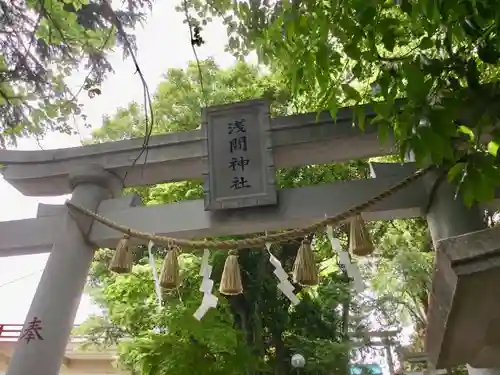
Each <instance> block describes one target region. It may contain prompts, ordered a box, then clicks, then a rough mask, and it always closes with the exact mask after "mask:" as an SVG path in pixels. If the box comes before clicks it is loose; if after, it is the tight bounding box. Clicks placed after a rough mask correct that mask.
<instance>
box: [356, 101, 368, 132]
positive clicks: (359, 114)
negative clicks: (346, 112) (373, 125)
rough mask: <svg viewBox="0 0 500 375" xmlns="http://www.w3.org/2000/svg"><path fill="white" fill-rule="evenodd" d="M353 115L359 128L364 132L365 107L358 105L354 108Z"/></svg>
mask: <svg viewBox="0 0 500 375" xmlns="http://www.w3.org/2000/svg"><path fill="white" fill-rule="evenodd" d="M354 114H355V116H356V120H357V123H358V126H359V128H360V129H361V130H362V131H364V130H365V122H366V121H365V119H366V117H365V107H364V106H362V105H358V106H356V107H354Z"/></svg>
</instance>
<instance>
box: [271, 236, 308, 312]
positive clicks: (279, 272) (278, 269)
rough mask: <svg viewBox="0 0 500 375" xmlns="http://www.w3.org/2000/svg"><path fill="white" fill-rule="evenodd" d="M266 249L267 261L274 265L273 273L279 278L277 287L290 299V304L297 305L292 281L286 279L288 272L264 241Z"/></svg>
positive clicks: (297, 300)
mask: <svg viewBox="0 0 500 375" xmlns="http://www.w3.org/2000/svg"><path fill="white" fill-rule="evenodd" d="M266 248H267V251H268V252H269V262H271V264H272V265H273V266H274V268H275V270H274V272H273V273H274V274H275V275H276V277H277V278H278V280H279V283H278V289H279V290H281V291H282V292H283V294H284V295H285V296H286V297H287V298H288V299H289V300H290V302H291V303H292V305H294V306H295V305H298V304H299V303H300V300H299V299H298V298H297V296H296V295H295V293H294V292H293V290H294V289H295V288H294V286H293V285H292V283H291V282H290V281H289V280H288V274H287V273H286V272H285V270H284V269H283V266H282V265H281V262H280V261H279V260H278V258H276V257H275V256H274V255H272V254H271V243H269V242H268V243H266Z"/></svg>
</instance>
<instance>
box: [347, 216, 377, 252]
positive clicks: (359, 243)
mask: <svg viewBox="0 0 500 375" xmlns="http://www.w3.org/2000/svg"><path fill="white" fill-rule="evenodd" d="M349 250H350V252H351V254H353V255H357V256H366V255H369V254H371V253H373V243H372V240H371V238H370V233H369V232H368V229H366V226H365V221H364V220H363V218H362V217H361V215H357V216H354V217H353V218H352V219H351V233H350V237H349Z"/></svg>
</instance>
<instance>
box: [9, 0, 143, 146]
mask: <svg viewBox="0 0 500 375" xmlns="http://www.w3.org/2000/svg"><path fill="white" fill-rule="evenodd" d="M151 2H152V1H151V0H130V1H128V2H126V7H125V8H123V9H120V10H116V11H115V10H113V9H112V8H111V6H110V3H109V2H108V1H101V0H67V1H58V0H40V1H38V0H37V1H35V0H16V1H10V0H9V1H5V0H1V1H0V47H1V51H2V52H1V55H0V122H1V125H0V147H5V146H6V142H7V141H12V142H15V141H16V139H17V137H19V136H27V135H28V136H29V135H35V136H41V135H43V134H45V133H46V132H47V131H59V132H65V133H70V132H71V131H72V130H71V126H70V125H68V120H69V119H70V118H71V116H72V115H79V114H81V109H80V107H79V105H78V103H77V96H78V95H79V93H80V91H82V90H84V91H87V92H88V94H89V95H91V96H92V95H96V94H99V85H100V83H101V81H102V79H104V77H105V76H106V74H107V73H108V72H110V71H111V70H112V67H111V65H110V63H109V61H108V60H107V58H106V55H105V53H106V51H108V50H109V49H110V48H112V47H113V46H115V45H118V46H120V47H122V48H123V50H124V53H125V55H128V54H130V53H132V52H133V51H134V48H135V43H134V38H133V36H132V35H129V33H128V32H127V29H129V28H133V27H134V26H135V25H136V23H137V21H141V20H143V19H144V13H143V10H144V9H145V8H146V7H148V6H150V5H151ZM82 65H83V66H84V67H85V68H87V69H88V70H89V74H88V76H87V79H86V81H85V82H82V87H81V89H80V90H79V91H78V92H71V90H70V89H69V88H68V86H67V85H66V83H65V80H64V79H65V78H66V77H68V76H69V75H70V74H71V72H73V71H74V69H75V68H80V67H82Z"/></svg>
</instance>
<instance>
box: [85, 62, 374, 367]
mask: <svg viewBox="0 0 500 375" xmlns="http://www.w3.org/2000/svg"><path fill="white" fill-rule="evenodd" d="M200 69H201V70H202V75H203V76H205V77H209V78H208V79H209V81H208V84H207V82H206V81H205V82H204V87H205V88H206V89H205V92H201V90H200V85H199V74H198V67H197V66H196V65H195V64H190V65H189V67H188V68H187V69H186V70H179V69H171V70H169V72H168V73H167V75H166V81H165V82H163V83H162V84H161V85H160V86H159V87H158V90H157V93H156V94H155V96H154V104H153V108H154V115H155V119H156V121H155V123H154V124H155V128H154V132H169V131H179V130H190V129H195V128H197V127H198V126H199V123H200V117H199V113H198V108H199V107H200V104H201V102H202V101H205V102H207V103H209V104H223V103H227V102H234V101H239V100H245V99H252V98H255V97H260V96H268V97H270V98H271V99H274V101H273V109H272V110H273V111H274V112H275V113H276V114H284V113H286V112H287V111H288V110H289V108H292V107H294V103H292V102H290V101H287V100H286V99H287V98H288V95H287V91H286V90H285V88H284V87H283V85H282V84H281V78H280V76H279V75H272V74H271V75H263V74H261V73H260V72H259V69H257V68H256V67H253V66H249V65H247V64H245V63H243V62H240V63H238V64H236V66H235V67H233V68H231V69H227V70H224V69H219V68H218V67H217V65H216V64H214V63H213V61H205V62H203V63H202V64H201V66H200ZM141 113H142V112H141V111H140V107H139V106H138V105H137V104H134V103H132V104H131V105H130V106H129V107H128V108H127V109H121V110H119V111H118V113H117V115H116V116H115V117H113V118H107V119H105V120H104V124H103V127H102V128H101V129H100V130H97V131H96V132H95V133H94V141H96V142H102V141H108V140H114V139H123V138H127V137H130V136H134V134H140V133H141V132H142V130H143V129H144V119H143V118H142V114H141ZM363 166H364V163H361V162H359V163H351V164H348V165H328V166H318V167H304V168H294V169H291V170H283V171H279V174H278V181H279V184H280V187H293V186H300V185H309V184H317V183H321V182H327V181H332V180H335V179H346V178H356V177H358V178H359V177H360V176H362V175H363V173H364V171H365V169H364V168H363ZM140 193H141V194H142V196H143V198H144V200H145V203H147V204H158V203H172V202H177V201H180V200H186V199H195V198H200V197H201V196H202V186H201V183H200V182H199V181H184V182H177V183H170V184H163V185H158V186H153V187H150V188H148V189H143V190H141V191H140ZM339 235H344V234H343V233H341V232H339ZM299 244H300V241H298V242H297V241H294V242H290V243H284V244H281V245H280V246H276V248H274V249H273V253H274V254H275V255H276V256H277V257H278V258H279V259H280V260H281V262H282V264H283V265H284V267H285V269H287V270H290V269H291V265H292V263H293V259H294V257H295V254H296V252H297V249H298V247H299ZM316 245H317V246H316V247H317V255H318V260H320V261H321V269H322V271H321V272H322V275H323V278H322V282H321V284H320V285H319V286H318V287H317V288H313V289H302V288H300V287H299V286H297V287H298V291H299V294H300V296H301V299H302V302H301V303H300V304H299V305H298V306H297V307H296V308H289V305H290V303H289V302H288V300H286V299H285V298H284V297H283V296H282V295H281V293H279V292H278V291H277V288H276V279H275V277H274V275H273V274H272V267H271V265H270V263H269V261H268V255H267V253H265V252H264V251H262V249H248V250H245V251H241V252H240V256H239V260H240V266H241V269H242V276H243V283H244V294H243V295H242V296H236V297H228V298H225V297H223V296H220V303H221V307H220V308H219V309H217V310H216V311H210V312H209V313H208V315H207V316H206V317H205V318H204V319H203V321H202V322H200V323H197V322H196V321H195V320H194V318H193V317H192V314H193V312H194V310H195V309H196V308H197V306H198V305H199V303H200V300H201V296H200V293H199V292H198V291H197V289H198V285H199V283H200V277H199V276H198V275H197V272H198V270H199V257H198V256H197V255H187V254H186V255H183V256H182V269H183V273H184V274H183V284H182V286H181V288H179V290H178V291H175V292H172V293H165V294H164V306H163V307H162V308H161V309H158V308H156V300H155V296H154V292H153V282H152V279H151V275H150V270H149V268H148V267H147V266H146V264H147V259H145V258H144V255H145V253H144V252H143V251H139V252H138V253H137V254H136V260H137V262H138V264H139V265H137V266H136V267H134V271H133V275H125V276H116V275H113V274H111V273H109V272H108V271H107V268H106V263H107V262H108V261H109V259H110V256H111V251H110V250H106V249H103V250H100V251H99V252H98V253H97V256H96V259H95V261H94V265H93V269H92V273H91V280H90V291H91V295H92V296H93V297H94V299H95V301H96V302H98V303H99V304H100V305H101V306H102V307H104V310H105V312H106V314H105V317H104V318H96V317H93V318H92V319H90V320H89V321H88V322H87V324H86V325H84V327H83V331H85V332H86V333H87V334H89V333H90V334H91V337H93V343H94V344H96V343H98V342H99V341H100V340H102V338H105V339H106V340H108V341H107V342H112V341H113V340H116V339H118V338H119V337H122V336H123V335H125V334H126V335H129V336H131V341H129V342H124V343H123V344H122V345H121V346H120V347H121V360H122V363H124V364H125V365H126V366H127V367H128V368H130V369H133V370H134V371H137V372H140V373H143V374H152V373H154V374H163V373H168V372H169V371H170V372H171V371H172V369H175V371H176V373H181V372H182V373H185V372H186V373H187V372H189V373H201V371H203V373H209V374H210V373H213V374H222V373H224V374H240V373H242V372H243V371H245V373H252V374H267V373H275V374H287V373H289V372H290V371H291V368H290V357H291V355H292V354H293V353H294V352H300V353H302V354H303V355H304V356H305V357H306V358H307V360H308V366H307V369H306V370H305V371H304V372H303V373H304V374H313V373H314V374H327V373H331V372H332V371H334V372H340V373H345V372H346V369H347V361H348V343H347V341H346V339H347V335H346V331H347V319H346V318H347V312H348V310H349V307H350V303H349V302H350V301H349V300H350V296H349V288H348V285H349V282H348V280H347V279H346V277H345V276H344V275H343V273H342V272H341V271H340V270H339V268H338V267H336V266H335V263H333V264H332V256H333V254H332V250H331V249H330V248H329V246H327V245H326V241H325V239H324V238H323V236H318V237H317V238H316ZM155 252H156V253H157V255H158V256H159V257H160V258H161V256H162V255H163V250H162V249H155ZM225 257H226V253H225V252H219V251H215V252H214V254H213V256H212V264H213V265H214V270H213V274H212V275H213V279H214V280H216V281H218V280H219V279H220V276H221V273H222V268H223V264H224V261H225ZM332 265H333V266H332Z"/></svg>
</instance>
